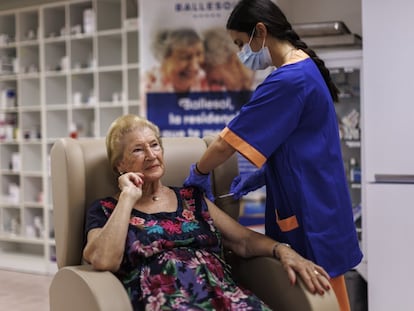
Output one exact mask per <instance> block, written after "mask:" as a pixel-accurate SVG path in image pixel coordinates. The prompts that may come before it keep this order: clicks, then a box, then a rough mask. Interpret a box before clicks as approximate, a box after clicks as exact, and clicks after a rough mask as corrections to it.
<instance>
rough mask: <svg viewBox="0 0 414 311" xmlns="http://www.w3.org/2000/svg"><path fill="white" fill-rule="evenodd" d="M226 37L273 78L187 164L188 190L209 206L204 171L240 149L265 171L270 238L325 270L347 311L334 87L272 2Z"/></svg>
mask: <svg viewBox="0 0 414 311" xmlns="http://www.w3.org/2000/svg"><path fill="white" fill-rule="evenodd" d="M227 30H228V32H229V34H230V36H231V38H232V40H233V42H234V43H235V44H236V45H237V46H238V47H239V50H240V51H239V53H238V56H239V58H240V60H241V61H242V62H243V63H244V65H245V66H247V67H249V68H250V69H253V70H259V69H265V68H267V67H269V66H275V67H276V70H274V71H272V72H271V73H270V74H269V76H268V77H266V79H265V80H264V81H263V83H261V84H260V85H259V86H258V87H257V89H256V90H255V91H254V93H253V95H252V97H251V99H250V101H249V102H248V103H247V104H245V105H244V106H243V107H242V108H241V110H240V113H239V114H238V115H237V116H236V117H235V118H234V119H233V120H232V121H230V122H229V124H228V125H227V126H226V127H225V128H224V129H223V131H222V132H221V133H220V134H219V135H218V137H217V138H216V139H215V140H214V141H213V143H212V144H211V145H210V147H209V148H208V149H207V150H206V152H205V153H204V155H203V156H202V157H201V159H200V160H199V161H198V162H197V163H196V164H194V165H192V167H191V170H190V175H189V176H188V178H187V179H186V181H185V184H186V185H189V184H192V185H198V186H201V187H203V188H204V189H206V195H207V196H208V197H210V198H211V192H210V191H209V190H208V187H209V176H208V175H209V172H211V171H212V170H213V169H214V168H216V167H217V166H219V165H220V164H221V163H223V162H224V161H226V160H227V159H228V158H229V157H230V156H231V155H233V154H234V153H235V152H236V151H237V152H239V153H240V154H242V155H243V156H244V157H246V158H247V159H248V160H250V161H251V162H252V163H253V164H254V165H256V166H257V167H258V168H261V167H263V166H264V168H263V169H262V170H263V173H264V176H265V183H266V191H267V195H266V212H265V230H266V235H268V236H270V237H271V238H273V239H276V240H278V241H283V242H285V243H288V244H290V245H291V247H292V248H294V249H295V250H296V251H297V252H298V253H300V254H301V255H303V256H304V257H306V258H308V259H310V260H313V261H314V262H316V263H317V264H319V265H321V266H322V267H324V268H325V270H326V271H327V272H328V273H329V275H330V276H331V284H332V287H333V289H334V291H335V293H336V295H337V298H338V301H339V304H340V306H341V311H345V310H350V306H349V299H348V295H347V290H346V285H345V278H344V274H345V273H346V272H347V271H349V270H350V269H352V268H353V267H355V266H356V265H358V263H359V262H360V261H361V259H362V253H361V250H360V248H359V243H358V238H357V233H356V229H355V225H354V222H353V215H352V205H351V199H350V195H349V191H348V187H347V181H346V177H345V170H344V166H343V160H342V153H341V147H340V140H339V131H338V124H337V118H336V113H335V108H334V104H333V102H334V101H336V100H337V98H338V95H337V88H336V87H335V85H334V83H333V82H332V80H331V78H330V74H329V71H328V69H327V68H326V67H325V65H324V62H323V61H322V60H321V59H319V58H318V56H317V55H316V54H315V52H314V51H313V50H311V49H310V48H309V47H308V46H307V45H306V43H305V42H303V41H301V39H300V38H299V36H298V35H297V33H296V32H295V31H294V30H293V29H292V27H291V24H290V23H289V22H288V21H287V19H286V17H285V15H284V14H283V12H282V11H281V10H280V8H279V7H277V6H276V5H275V4H274V3H273V2H272V1H271V0H242V1H240V2H239V3H238V4H237V5H236V6H235V8H234V10H233V11H232V13H231V15H230V17H229V19H228V21H227ZM264 164H265V165H264ZM260 178H261V176H260V174H258V179H259V180H260ZM281 247H286V246H281Z"/></svg>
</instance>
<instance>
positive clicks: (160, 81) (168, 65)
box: [145, 27, 208, 93]
mask: <svg viewBox="0 0 414 311" xmlns="http://www.w3.org/2000/svg"><path fill="white" fill-rule="evenodd" d="M152 53H153V56H154V58H155V59H156V60H157V61H158V63H159V64H158V65H156V66H154V67H153V68H152V69H150V70H149V71H148V72H147V73H146V75H145V91H146V92H177V93H186V92H198V91H207V90H208V85H207V80H206V75H205V72H204V70H203V68H202V64H203V63H204V57H205V55H204V46H203V41H202V39H201V37H200V35H199V34H198V33H197V32H196V31H195V30H194V29H192V28H186V27H182V28H177V29H163V30H159V31H158V32H157V34H156V35H155V37H154V40H153V42H152Z"/></svg>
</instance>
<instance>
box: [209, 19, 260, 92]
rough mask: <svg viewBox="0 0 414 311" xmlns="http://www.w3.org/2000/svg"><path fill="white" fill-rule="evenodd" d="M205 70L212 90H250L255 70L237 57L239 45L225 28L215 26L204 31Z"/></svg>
mask: <svg viewBox="0 0 414 311" xmlns="http://www.w3.org/2000/svg"><path fill="white" fill-rule="evenodd" d="M203 40H204V51H205V62H204V70H205V72H206V77H207V81H208V84H209V88H210V91H250V90H252V88H253V81H254V71H253V70H250V69H249V68H247V67H246V66H244V65H243V64H242V63H241V62H240V60H239V58H238V57H237V52H238V50H237V47H236V46H235V45H234V43H233V41H232V40H231V38H230V36H229V35H228V33H227V31H226V30H225V29H224V28H220V27H214V28H210V29H208V30H206V31H205V32H204V33H203Z"/></svg>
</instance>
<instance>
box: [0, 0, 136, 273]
mask: <svg viewBox="0 0 414 311" xmlns="http://www.w3.org/2000/svg"><path fill="white" fill-rule="evenodd" d="M138 24H139V23H138V9H137V0H89V1H62V2H53V3H52V4H51V3H48V4H43V5H42V4H41V5H38V6H35V7H25V8H21V9H14V10H10V11H2V12H0V94H1V98H0V268H3V269H13V270H17V271H27V272H35V273H45V274H50V273H54V272H55V271H56V263H55V260H54V259H55V258H54V256H55V244H54V228H53V206H52V204H51V202H52V198H51V185H50V183H51V180H50V172H49V161H50V160H49V153H50V149H51V147H52V145H53V143H54V142H55V141H56V139H57V138H60V137H67V136H72V137H102V136H104V135H105V133H106V130H107V128H108V126H109V125H110V123H111V122H112V121H113V120H114V119H115V118H116V117H117V116H119V115H121V114H123V113H128V112H132V113H139V94H138V93H139V91H138V90H139V87H138V83H139V81H138V77H139V63H138V59H139V58H138V28H139V27H138Z"/></svg>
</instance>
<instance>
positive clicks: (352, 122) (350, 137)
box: [317, 47, 368, 280]
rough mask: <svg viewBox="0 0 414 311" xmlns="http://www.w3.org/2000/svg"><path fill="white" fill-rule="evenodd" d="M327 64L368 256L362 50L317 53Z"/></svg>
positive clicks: (358, 225)
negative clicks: (363, 148) (364, 195)
mask: <svg viewBox="0 0 414 311" xmlns="http://www.w3.org/2000/svg"><path fill="white" fill-rule="evenodd" d="M317 53H318V56H319V57H320V58H321V59H323V60H324V61H325V64H326V66H327V67H328V68H329V70H330V73H331V77H332V80H333V81H334V82H335V84H336V86H337V87H338V89H339V100H338V102H337V103H336V104H335V110H336V114H337V117H338V124H339V129H340V137H341V148H342V155H343V160H344V167H345V171H346V175H347V180H348V186H349V192H350V195H351V200H352V205H353V211H354V221H355V226H356V229H357V232H358V237H359V240H360V244H361V249H362V252H363V253H364V254H366V230H365V227H366V225H365V222H364V218H363V214H364V210H363V208H364V206H363V200H362V197H363V193H362V192H363V191H364V187H363V183H362V180H363V179H362V174H363V167H361V165H360V163H363V153H362V148H361V147H362V143H363V137H362V136H361V135H362V134H363V126H364V124H362V123H361V122H360V120H361V115H362V114H363V113H364V111H363V103H362V101H361V90H362V85H361V81H362V70H363V68H362V49H361V48H360V47H348V48H345V47H344V48H329V49H328V48H326V49H321V50H319V51H317ZM356 270H357V271H358V272H359V274H360V275H361V276H362V277H363V278H364V279H365V280H367V277H368V276H367V261H366V259H365V258H364V259H363V261H362V263H361V264H360V265H359V266H358V267H356Z"/></svg>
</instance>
